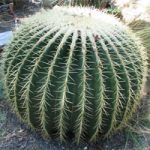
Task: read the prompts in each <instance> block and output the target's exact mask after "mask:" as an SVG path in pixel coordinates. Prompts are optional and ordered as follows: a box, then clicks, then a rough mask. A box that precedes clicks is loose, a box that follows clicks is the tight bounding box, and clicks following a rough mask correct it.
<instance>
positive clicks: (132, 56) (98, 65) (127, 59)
mask: <svg viewBox="0 0 150 150" xmlns="http://www.w3.org/2000/svg"><path fill="white" fill-rule="evenodd" d="M28 22H29V23H26V24H25V25H22V27H21V29H20V30H19V31H18V32H17V33H16V35H15V36H14V40H13V41H12V43H11V44H10V45H8V46H7V48H6V50H5V51H6V58H5V64H4V65H5V66H4V71H5V76H6V89H7V92H8V96H9V98H10V100H11V102H12V103H13V106H14V109H15V110H16V111H17V112H18V114H19V115H20V116H21V118H22V119H23V120H24V121H26V122H27V123H28V124H29V125H30V126H32V127H33V128H35V129H37V130H40V131H42V132H43V133H44V134H46V135H48V136H50V137H51V136H52V135H53V134H56V135H57V136H58V137H59V138H60V140H61V141H65V140H66V138H67V135H68V133H70V132H71V133H72V134H73V135H74V139H75V141H76V143H79V142H80V141H81V140H83V139H87V140H88V141H90V142H93V141H95V140H96V139H97V137H98V136H102V135H104V136H107V135H110V134H112V133H113V132H114V131H115V130H116V129H118V128H120V127H122V125H124V124H125V123H126V121H127V120H128V118H130V117H131V114H132V112H133V110H134V109H135V108H136V105H137V104H138V100H139V99H140V95H141V91H142V85H143V83H144V79H145V72H146V71H145V70H146V63H145V62H146V61H145V58H144V57H145V56H144V52H143V51H142V48H141V47H140V46H139V44H137V42H135V40H134V37H133V36H132V35H131V33H130V32H129V31H128V29H127V28H126V27H124V26H123V25H122V24H121V23H120V22H119V21H118V20H116V19H115V18H113V17H112V16H109V15H107V14H104V13H101V12H99V11H96V10H91V9H89V8H80V7H75V8H72V7H61V8H60V7H55V8H54V9H53V10H50V11H48V12H43V13H42V14H38V15H36V16H34V17H32V18H31V19H30V21H28Z"/></svg>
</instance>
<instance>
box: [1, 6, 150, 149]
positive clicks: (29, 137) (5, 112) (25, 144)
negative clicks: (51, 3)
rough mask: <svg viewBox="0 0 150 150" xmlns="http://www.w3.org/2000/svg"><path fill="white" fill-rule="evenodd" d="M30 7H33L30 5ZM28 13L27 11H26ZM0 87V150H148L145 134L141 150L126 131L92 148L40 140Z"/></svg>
mask: <svg viewBox="0 0 150 150" xmlns="http://www.w3.org/2000/svg"><path fill="white" fill-rule="evenodd" d="M31 8H34V7H32V6H31ZM29 10H31V9H30V8H29ZM26 11H27V10H26ZM36 11H37V7H36V9H32V11H30V12H29V11H27V12H28V13H30V14H31V13H34V12H36ZM27 12H22V11H18V12H17V16H19V20H21V19H22V18H24V17H26V16H27V15H28V13H27ZM14 23H15V22H14V21H12V22H7V25H8V26H7V27H6V26H5V27H4V28H2V27H0V32H2V31H3V32H4V31H7V30H12V29H14V27H15V24H14ZM1 52H2V51H1ZM147 85H148V88H147V89H150V88H149V87H150V81H148V84H147ZM1 87H2V86H1V76H0V150H138V149H139V150H150V135H149V134H147V133H146V134H145V135H144V137H146V138H143V136H141V137H140V138H141V141H142V143H141V145H142V147H141V145H138V144H136V145H135V143H134V141H133V139H131V138H130V136H129V134H128V132H126V130H127V129H124V130H123V131H121V132H118V133H116V134H115V135H113V136H112V137H111V138H110V139H105V140H102V139H100V140H99V142H97V143H95V144H93V145H90V144H87V143H84V144H82V145H80V146H77V145H75V144H74V143H73V141H69V142H68V143H66V144H61V143H60V142H59V141H56V140H55V139H53V140H51V141H49V140H47V139H44V138H43V137H42V136H41V135H40V134H38V133H35V132H34V131H32V130H31V129H30V128H29V127H27V126H26V125H25V124H24V123H22V122H21V121H20V120H19V118H18V117H17V116H16V114H15V113H14V112H13V111H12V109H11V107H10V106H9V103H8V101H7V100H6V99H4V98H3V95H2V89H1ZM146 93H147V94H146V96H145V97H144V99H145V101H148V100H149V99H150V94H149V93H150V92H146ZM145 105H146V104H145ZM145 139H146V140H145Z"/></svg>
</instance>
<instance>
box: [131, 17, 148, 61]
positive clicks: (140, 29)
mask: <svg viewBox="0 0 150 150" xmlns="http://www.w3.org/2000/svg"><path fill="white" fill-rule="evenodd" d="M129 26H130V27H131V29H132V30H133V31H134V32H135V33H136V35H137V36H138V37H139V38H140V39H141V41H142V44H143V45H144V47H145V48H146V50H147V54H148V61H149V62H150V22H146V21H142V20H137V21H134V22H132V23H131V24H130V25H129Z"/></svg>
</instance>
